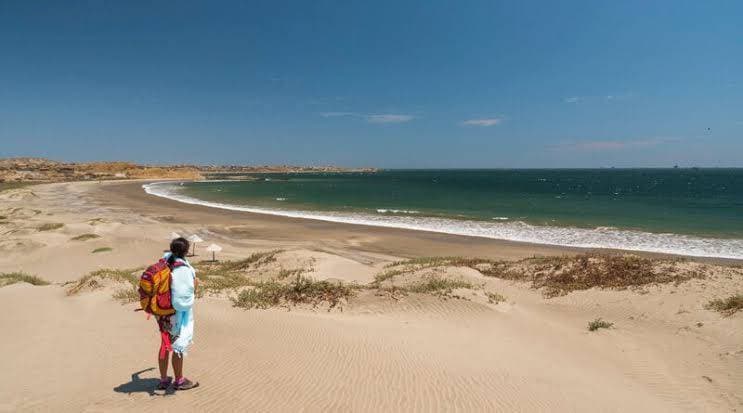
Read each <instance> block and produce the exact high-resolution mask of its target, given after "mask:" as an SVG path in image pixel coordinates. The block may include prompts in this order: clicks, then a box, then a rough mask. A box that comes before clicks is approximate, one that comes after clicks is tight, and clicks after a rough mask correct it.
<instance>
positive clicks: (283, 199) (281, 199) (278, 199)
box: [276, 198, 286, 201]
mask: <svg viewBox="0 0 743 413" xmlns="http://www.w3.org/2000/svg"><path fill="white" fill-rule="evenodd" d="M276 200H277V201H286V198H276Z"/></svg>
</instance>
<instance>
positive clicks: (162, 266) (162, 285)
mask: <svg viewBox="0 0 743 413" xmlns="http://www.w3.org/2000/svg"><path fill="white" fill-rule="evenodd" d="M181 265H184V264H183V263H182V262H179V261H176V262H175V263H173V265H172V266H170V265H168V261H166V260H165V259H164V258H161V259H160V261H158V262H156V263H155V264H152V265H150V266H149V267H147V269H146V270H144V272H143V273H142V276H141V277H140V278H139V304H140V305H141V306H142V310H144V311H145V312H146V313H148V314H152V315H155V316H169V315H173V314H175V309H174V308H173V303H172V301H171V298H170V273H171V271H172V270H173V269H175V268H177V267H180V266H181Z"/></svg>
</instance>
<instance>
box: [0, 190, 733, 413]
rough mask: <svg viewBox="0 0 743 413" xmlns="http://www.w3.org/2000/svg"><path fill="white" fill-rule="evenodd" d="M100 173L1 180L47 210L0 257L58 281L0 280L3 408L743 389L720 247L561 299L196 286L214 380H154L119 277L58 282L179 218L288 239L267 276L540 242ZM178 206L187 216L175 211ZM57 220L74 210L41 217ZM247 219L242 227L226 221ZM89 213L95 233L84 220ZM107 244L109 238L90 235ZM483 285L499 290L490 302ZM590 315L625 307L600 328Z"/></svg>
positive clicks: (657, 394) (450, 400)
mask: <svg viewBox="0 0 743 413" xmlns="http://www.w3.org/2000/svg"><path fill="white" fill-rule="evenodd" d="M103 186H105V184H96V183H84V184H54V185H45V186H39V187H34V188H33V192H34V194H36V196H35V197H25V196H5V197H0V210H9V209H11V208H23V209H24V210H39V211H41V212H40V213H38V214H34V215H31V216H26V215H24V217H23V218H15V217H9V218H8V219H7V220H5V222H3V223H0V230H2V231H9V230H11V229H16V230H18V231H17V232H14V233H11V234H9V235H6V239H5V240H4V241H5V242H6V244H3V245H6V246H5V247H3V248H5V250H6V251H7V253H6V254H4V255H3V256H2V257H0V272H11V271H20V270H22V271H26V272H30V273H34V274H36V275H39V276H41V277H43V278H45V279H47V280H49V281H52V282H53V284H52V285H48V286H31V285H28V284H25V283H18V284H13V285H10V286H7V287H3V288H0V311H1V312H2V313H3V314H4V316H3V317H0V331H2V332H3V339H2V340H0V354H3V356H2V366H3V373H4V374H3V375H2V376H0V411H48V410H54V411H131V410H134V409H137V410H140V409H159V410H164V411H205V410H206V411H214V410H220V411H224V410H251V411H298V410H303V411H452V410H458V411H628V410H632V411H680V410H690V411H732V410H736V409H737V410H740V409H742V408H743V391H742V390H741V389H743V369H741V367H743V344H742V343H743V329H741V325H742V324H741V319H742V317H743V314H741V313H740V312H739V313H738V314H734V315H732V316H730V317H723V316H721V315H720V314H719V313H717V312H713V311H710V310H707V309H705V308H704V304H705V303H706V302H708V301H709V300H711V299H714V298H719V297H722V296H725V295H729V294H730V293H732V292H735V291H743V277H741V276H740V274H739V273H738V272H736V271H732V270H730V271H729V270H728V269H727V267H716V266H710V268H712V271H711V272H710V274H709V275H708V276H707V277H705V278H704V279H694V280H691V281H687V282H683V283H680V284H678V285H675V284H665V285H661V286H648V287H644V288H642V289H640V290H622V291H615V290H598V289H590V290H585V291H574V292H571V293H569V294H567V295H564V296H558V297H555V298H550V299H546V298H544V297H543V295H542V292H541V291H538V290H534V289H531V288H530V287H529V284H528V283H524V282H518V281H509V280H502V279H498V278H492V277H485V276H483V275H482V274H480V273H479V272H478V271H476V270H473V269H470V268H460V267H443V268H432V269H427V270H421V271H419V272H411V273H405V274H403V275H402V276H401V278H400V279H399V280H398V281H397V282H398V284H400V285H404V284H405V282H414V281H415V280H417V279H419V278H426V277H433V276H435V277H439V276H441V277H446V278H450V279H457V280H464V281H467V282H469V283H471V284H472V285H475V286H476V288H473V289H462V290H461V291H460V290H454V291H453V295H458V296H462V297H464V298H462V299H457V298H453V297H452V295H447V296H444V297H442V296H437V295H431V294H418V293H409V294H400V295H394V294H383V293H379V292H375V291H371V290H369V291H366V290H364V291H361V292H360V293H359V294H358V295H357V296H356V297H355V298H353V299H352V300H351V301H350V302H348V303H347V304H346V305H344V306H343V307H342V311H341V309H340V308H336V309H334V310H333V311H330V312H328V311H326V309H325V308H315V309H313V308H311V307H306V306H304V307H303V306H299V307H292V308H290V309H286V308H274V309H268V310H243V309H239V308H235V307H233V305H232V303H231V302H230V300H229V299H228V296H229V294H217V295H207V296H205V297H203V298H200V299H199V300H198V302H197V307H196V310H195V311H196V335H195V344H194V347H193V350H192V352H191V353H190V355H189V357H188V360H187V365H186V369H187V371H186V373H187V374H188V375H189V376H192V377H193V378H194V379H198V380H199V381H200V382H201V384H202V387H200V388H198V389H195V390H193V391H188V392H179V393H175V394H172V393H168V394H160V393H155V392H154V391H153V390H152V389H153V388H154V385H155V384H156V381H157V380H156V378H157V372H156V369H155V368H156V359H155V358H156V350H157V346H158V337H157V334H156V327H155V325H154V322H153V321H152V320H146V319H145V317H144V315H143V314H142V313H141V312H134V311H133V310H134V309H135V308H136V305H135V304H123V305H122V304H120V303H119V302H117V301H116V300H114V299H113V298H112V294H113V293H114V292H116V291H117V289H118V288H119V287H118V286H117V285H112V284H107V285H104V286H103V287H102V288H93V289H86V290H84V291H81V292H80V293H79V294H76V295H67V294H66V288H65V286H63V285H62V284H63V283H64V282H65V281H70V280H75V279H78V278H80V277H81V276H83V275H84V274H86V273H88V272H90V271H92V270H95V269H99V268H137V267H139V266H143V265H146V264H147V263H148V262H150V261H152V260H153V259H154V258H156V257H157V256H158V255H159V254H160V253H161V251H162V249H163V248H164V246H165V245H166V239H167V237H168V234H169V233H170V232H171V231H176V232H179V233H182V234H190V233H199V234H208V236H209V241H210V242H212V241H213V242H217V243H219V244H220V245H223V246H224V247H225V250H224V254H223V255H222V256H221V257H220V258H221V259H238V258H244V257H246V256H248V255H250V254H252V253H254V252H257V251H269V250H273V249H280V250H282V251H281V252H279V253H277V254H276V255H275V258H276V260H275V261H274V262H271V263H270V264H268V265H266V266H263V267H260V268H258V269H256V270H255V271H256V274H257V275H256V276H265V277H272V276H273V275H272V274H275V273H276V272H277V271H281V270H291V269H301V270H303V271H305V272H306V274H308V275H311V276H312V277H314V278H316V279H332V280H343V281H345V282H347V283H357V284H368V283H370V282H372V281H373V279H374V276H375V275H377V274H379V273H380V272H381V271H384V267H385V265H387V264H389V263H390V262H392V261H395V260H399V259H401V257H403V256H411V255H422V254H419V253H417V251H420V250H426V251H433V252H448V253H446V254H442V255H457V254H461V251H462V249H467V250H471V251H475V252H479V251H490V252H489V255H490V256H503V257H506V258H516V257H522V256H529V255H532V254H534V253H539V252H542V251H543V250H542V249H539V248H537V249H534V248H532V247H531V246H528V245H522V246H520V248H521V249H518V248H517V246H515V245H513V244H511V243H506V244H503V245H504V247H503V249H497V248H496V247H495V246H497V245H498V244H494V243H492V242H491V241H483V243H482V244H479V243H478V242H477V241H473V245H471V246H470V245H467V244H466V243H464V244H463V241H462V240H461V239H459V238H456V237H440V236H432V235H430V234H425V233H423V234H421V233H417V234H416V233H413V234H410V233H402V232H400V231H383V230H379V231H372V230H369V231H366V230H365V229H363V228H362V229H357V228H350V229H349V228H346V227H342V226H329V225H328V224H317V223H309V224H304V223H297V222H295V221H293V220H288V219H287V220H284V221H280V220H276V219H275V218H263V217H256V216H254V215H250V214H242V215H236V214H231V213H223V214H220V213H216V212H215V213H213V215H209V213H208V212H207V211H203V210H201V209H199V208H196V209H194V210H193V211H190V212H185V213H182V214H178V213H177V211H174V210H173V208H175V207H174V206H173V205H172V204H170V203H168V202H166V201H157V202H156V201H153V202H152V203H146V202H145V203H143V202H141V201H140V200H138V199H133V200H132V201H131V202H130V203H129V204H126V203H122V202H119V203H118V204H117V205H114V204H113V203H112V202H113V201H112V200H111V198H110V197H109V202H104V201H103V200H101V194H102V192H101V191H102V187H103ZM27 190H29V189H28V188H26V189H22V190H17V191H27ZM145 199H146V198H145ZM158 202H159V203H158ZM50 214H51V215H50ZM0 215H4V214H2V213H0ZM174 215H177V216H178V219H177V220H175V221H177V222H175V221H173V222H164V221H163V220H162V218H161V217H163V216H174ZM158 217H160V218H158ZM166 221H167V220H166ZM49 223H61V224H63V226H62V227H59V228H54V229H49V230H45V231H38V230H37V228H39V227H40V226H42V225H43V224H49ZM238 226H239V227H240V228H242V231H237V232H236V231H233V230H231V228H232V229H234V228H235V227H238ZM228 227H229V228H228ZM300 227H301V228H307V230H306V231H299V230H297V228H300ZM267 232H271V233H272V235H271V236H265V234H266V233H267ZM308 232H309V235H308ZM89 233H91V234H95V235H97V237H96V238H90V239H88V240H84V241H75V240H72V238H74V237H77V236H80V235H83V234H89ZM248 234H249V235H248ZM316 234H317V237H314V235H316ZM294 235H296V236H294ZM310 235H312V236H310ZM261 237H262V238H261ZM406 243H409V244H411V245H409V246H406V247H404V248H405V249H404V250H401V252H400V253H399V254H396V253H395V251H392V250H391V248H390V246H395V245H403V244H406ZM458 245H459V246H458ZM103 247H111V248H112V250H111V251H108V252H99V253H93V252H92V251H93V250H95V249H96V248H103ZM562 251H563V252H570V251H569V250H562ZM551 252H554V251H551ZM202 258H206V257H205V256H198V257H195V260H199V259H202ZM261 272H263V273H261ZM736 274H737V275H736ZM406 280H407V281H406ZM485 291H490V292H494V293H498V294H501V295H502V296H504V297H505V300H504V301H502V302H498V303H493V302H489V301H488V299H487V297H486V296H485V293H484V292H485ZM596 317H603V318H604V319H606V320H610V321H612V322H614V323H615V327H614V328H612V329H608V330H601V331H598V332H589V331H587V329H586V324H587V322H588V321H590V320H593V319H595V318H596Z"/></svg>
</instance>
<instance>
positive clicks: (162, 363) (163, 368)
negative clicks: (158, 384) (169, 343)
mask: <svg viewBox="0 0 743 413" xmlns="http://www.w3.org/2000/svg"><path fill="white" fill-rule="evenodd" d="M169 358H170V352H167V353H165V358H160V350H159V349H158V350H157V363H158V365H159V367H160V379H161V380H165V379H166V378H167V377H168V361H169V360H168V359H169Z"/></svg>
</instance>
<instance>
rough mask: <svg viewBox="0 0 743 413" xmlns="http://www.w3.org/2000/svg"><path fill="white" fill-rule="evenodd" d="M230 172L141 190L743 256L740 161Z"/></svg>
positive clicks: (345, 217)
mask: <svg viewBox="0 0 743 413" xmlns="http://www.w3.org/2000/svg"><path fill="white" fill-rule="evenodd" d="M242 176H245V175H244V174H242ZM229 178H230V176H229V175H215V176H212V177H211V179H210V180H207V181H199V182H162V183H154V184H148V185H145V190H146V191H147V192H148V193H150V194H153V195H158V196H162V197H166V198H171V199H175V200H179V201H181V202H186V203H193V204H202V205H207V206H211V207H216V208H224V209H232V210H242V211H248V212H255V213H264V214H273V215H283V216H289V217H298V218H308V219H320V220H326V221H333V222H343V223H351V224H365V225H375V226H383V227H395V228H407V229H414V230H425V231H435V232H443V233H449V234H458V235H467V236H477V237H487V238H496V239H504V240H512V241H525V242H532V243H539V244H551V245H564V246H574V247H587V248H617V249H626V250H636V251H651V252H662V253H671V254H682V255H690V256H705V257H720V258H738V259H743V169H697V168H694V169H686V168H684V169H681V168H679V169H552V170H548V169H523V170H510V169H509V170H382V171H379V172H375V173H298V174H255V175H250V179H249V180H230V179H229Z"/></svg>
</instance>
